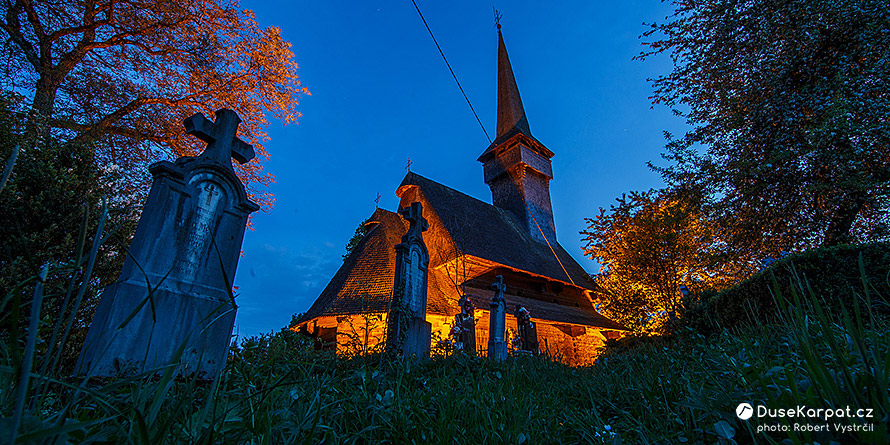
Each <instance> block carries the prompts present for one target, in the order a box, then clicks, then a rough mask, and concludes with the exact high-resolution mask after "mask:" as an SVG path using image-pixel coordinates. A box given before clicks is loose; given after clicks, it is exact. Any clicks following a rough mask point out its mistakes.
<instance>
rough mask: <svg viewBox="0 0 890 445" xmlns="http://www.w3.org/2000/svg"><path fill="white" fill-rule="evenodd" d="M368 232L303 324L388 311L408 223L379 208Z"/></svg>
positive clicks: (370, 220) (370, 222)
mask: <svg viewBox="0 0 890 445" xmlns="http://www.w3.org/2000/svg"><path fill="white" fill-rule="evenodd" d="M366 224H367V225H368V229H369V230H368V232H367V233H366V234H365V236H364V238H362V240H361V241H360V242H359V244H358V245H357V246H356V247H355V249H354V250H353V251H352V253H351V254H350V255H349V256H347V257H346V259H345V260H344V261H343V265H342V266H340V269H339V270H338V271H337V273H336V274H334V277H333V278H331V281H330V282H329V283H328V285H327V287H325V288H324V290H323V291H322V292H321V295H319V296H318V299H316V300H315V303H313V304H312V307H310V308H309V310H308V311H306V313H305V314H303V317H301V318H300V322H303V321H306V320H311V319H313V318H316V317H321V316H325V315H347V314H358V313H364V312H385V311H386V307H387V305H388V304H389V300H390V298H391V297H392V287H393V281H394V280H395V270H396V252H395V249H394V248H393V246H395V245H396V244H398V243H399V242H400V241H401V239H402V235H404V234H405V232H406V231H407V230H408V222H407V221H405V220H404V219H403V218H402V217H401V216H400V215H399V214H398V213H393V212H390V211H387V210H383V209H377V211H375V212H374V214H373V215H371V218H370V219H369V220H368V222H367V223H366Z"/></svg>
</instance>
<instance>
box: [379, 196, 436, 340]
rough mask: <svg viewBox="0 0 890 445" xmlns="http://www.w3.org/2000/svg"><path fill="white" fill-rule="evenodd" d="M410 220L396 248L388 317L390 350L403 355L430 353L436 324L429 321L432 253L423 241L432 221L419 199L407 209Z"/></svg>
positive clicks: (405, 214)
mask: <svg viewBox="0 0 890 445" xmlns="http://www.w3.org/2000/svg"><path fill="white" fill-rule="evenodd" d="M400 213H401V215H402V216H403V217H404V218H405V219H406V220H408V223H409V224H410V226H409V227H408V233H406V234H405V236H403V237H402V242H401V243H399V244H397V245H396V247H395V249H396V273H395V283H394V287H393V298H392V301H391V303H390V310H389V316H388V318H387V325H388V326H387V349H388V350H389V351H390V353H392V354H394V355H398V356H402V357H408V356H410V355H412V354H413V355H416V356H417V357H421V358H427V357H429V356H430V338H431V333H432V325H431V324H430V323H429V322H427V321H426V296H427V293H426V291H427V278H428V274H427V272H428V271H427V267H428V266H429V261H430V260H429V258H430V257H429V253H428V251H427V249H426V244H424V242H423V232H424V231H426V230H427V228H428V227H429V224H428V223H427V220H426V219H424V218H423V206H421V204H420V203H419V202H415V203H412V204H411V207H408V208H406V209H403V210H402V211H401V212H400Z"/></svg>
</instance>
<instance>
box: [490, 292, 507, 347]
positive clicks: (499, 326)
mask: <svg viewBox="0 0 890 445" xmlns="http://www.w3.org/2000/svg"><path fill="white" fill-rule="evenodd" d="M491 287H493V288H494V289H495V294H494V298H492V299H491V304H490V306H491V313H490V317H489V319H490V324H489V328H488V358H490V359H492V360H497V361H499V362H502V361H504V360H506V359H507V342H506V341H505V340H504V332H505V331H506V330H507V302H506V301H505V300H504V291H506V290H507V286H506V285H505V284H504V277H503V276H502V275H498V276H497V281H495V282H494V283H493V284H492V285H491Z"/></svg>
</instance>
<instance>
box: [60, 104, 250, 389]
mask: <svg viewBox="0 0 890 445" xmlns="http://www.w3.org/2000/svg"><path fill="white" fill-rule="evenodd" d="M240 122H241V119H239V118H238V115H237V114H235V112H234V111H232V110H226V109H223V110H219V111H217V112H216V121H215V122H211V121H210V120H208V119H207V118H206V117H204V115H203V114H200V113H198V114H195V115H194V116H192V117H189V118H188V119H186V120H185V122H184V125H185V128H186V130H187V133H188V134H190V135H194V136H196V137H198V138H199V139H201V140H202V141H204V142H206V143H207V148H206V149H204V151H203V152H202V153H201V155H200V156H197V157H190V156H185V157H181V158H179V159H177V160H176V162H175V163H172V162H168V161H161V162H157V163H154V164H152V165H151V166H150V167H149V172H151V174H152V176H153V177H154V180H153V182H152V186H151V191H150V192H149V195H148V200H147V201H146V203H145V207H144V209H143V211H142V216H141V218H140V220H139V226H138V227H137V229H136V234H135V236H134V237H133V242H132V244H131V245H130V250H129V256H128V257H127V259H126V260H125V262H124V266H123V269H122V271H121V274H120V277H119V278H118V280H117V282H115V283H114V284H111V285H110V286H108V287H106V288H105V290H104V292H103V293H102V299H101V301H100V302H99V306H98V307H97V309H96V314H95V316H94V317H93V322H92V324H91V325H90V330H89V333H88V334H87V338H86V340H85V343H84V348H83V350H82V352H81V356H80V359H79V360H78V364H77V369H78V370H79V372H80V373H84V374H86V373H88V374H90V375H115V374H117V373H119V372H120V371H122V370H125V369H129V370H131V371H136V372H144V371H151V370H155V369H158V368H160V367H163V366H167V365H171V364H174V365H175V364H181V365H182V368H180V372H182V373H198V375H199V376H202V377H206V378H213V377H214V376H215V375H216V374H217V373H218V372H219V371H220V370H221V369H222V367H223V365H224V364H225V357H226V351H227V350H228V345H229V338H230V336H231V334H232V328H233V326H234V323H235V310H236V306H235V302H234V300H233V298H232V297H231V294H230V290H231V285H232V281H233V279H234V276H235V268H236V266H237V265H238V257H239V255H240V253H241V241H242V239H243V237H244V229H245V226H246V224H247V217H248V215H249V214H250V213H252V212H255V211H256V210H258V209H259V207H258V206H257V205H256V204H255V203H253V202H251V201H250V199H248V197H247V194H246V193H245V191H244V185H243V184H242V183H241V181H240V180H239V179H238V176H237V175H236V174H235V171H234V170H233V168H232V161H231V158H235V160H237V161H238V162H239V163H242V164H243V163H246V162H248V161H250V160H251V159H253V157H254V151H253V147H252V146H250V145H249V144H247V143H245V142H244V141H242V140H240V139H238V137H237V130H238V124H239V123H240Z"/></svg>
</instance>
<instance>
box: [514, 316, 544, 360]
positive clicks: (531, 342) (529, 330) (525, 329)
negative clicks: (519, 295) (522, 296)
mask: <svg viewBox="0 0 890 445" xmlns="http://www.w3.org/2000/svg"><path fill="white" fill-rule="evenodd" d="M516 325H517V327H518V331H519V345H518V346H519V348H518V349H519V350H520V351H525V352H531V353H532V354H539V353H540V352H541V348H540V347H539V346H538V328H537V326H535V322H533V321H532V316H531V313H529V311H528V309H526V308H524V307H522V306H520V305H518V304H517V305H516Z"/></svg>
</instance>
